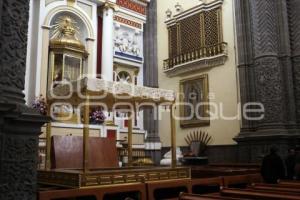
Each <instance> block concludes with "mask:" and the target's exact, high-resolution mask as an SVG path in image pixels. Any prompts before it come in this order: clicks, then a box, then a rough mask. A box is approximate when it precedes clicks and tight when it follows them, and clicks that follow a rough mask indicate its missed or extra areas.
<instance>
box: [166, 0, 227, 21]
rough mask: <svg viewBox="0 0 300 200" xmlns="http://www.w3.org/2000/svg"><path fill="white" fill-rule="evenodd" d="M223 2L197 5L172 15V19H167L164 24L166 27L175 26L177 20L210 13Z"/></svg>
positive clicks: (218, 0) (217, 1)
mask: <svg viewBox="0 0 300 200" xmlns="http://www.w3.org/2000/svg"><path fill="white" fill-rule="evenodd" d="M223 1H224V0H215V1H212V2H210V3H208V4H199V5H197V6H195V7H193V8H190V9H188V10H185V11H182V12H180V13H178V14H175V15H173V18H170V19H167V20H166V21H165V23H166V24H167V26H172V25H174V24H176V23H177V22H178V21H179V20H182V19H184V18H187V17H190V16H192V15H195V14H198V13H200V12H205V11H210V10H213V9H216V8H219V7H221V6H222V5H223Z"/></svg>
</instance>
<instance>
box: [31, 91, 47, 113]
mask: <svg viewBox="0 0 300 200" xmlns="http://www.w3.org/2000/svg"><path fill="white" fill-rule="evenodd" d="M32 108H34V109H36V110H37V111H38V112H39V113H41V115H47V103H46V100H45V98H44V97H43V95H42V94H41V95H40V96H39V97H36V98H35V100H34V102H33V103H32Z"/></svg>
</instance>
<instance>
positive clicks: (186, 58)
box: [164, 42, 227, 71]
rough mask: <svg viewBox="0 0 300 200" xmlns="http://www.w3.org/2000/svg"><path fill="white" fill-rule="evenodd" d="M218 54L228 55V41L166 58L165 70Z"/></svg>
mask: <svg viewBox="0 0 300 200" xmlns="http://www.w3.org/2000/svg"><path fill="white" fill-rule="evenodd" d="M218 55H227V43H226V42H222V43H219V44H216V45H213V46H206V47H201V48H199V49H194V50H191V51H190V52H188V53H183V54H179V55H177V56H174V57H171V58H169V59H166V60H164V70H165V71H167V70H169V69H172V68H174V67H175V66H177V65H181V64H185V63H188V62H192V61H196V60H200V59H203V58H207V59H209V58H210V57H215V56H218Z"/></svg>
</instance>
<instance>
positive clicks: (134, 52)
mask: <svg viewBox="0 0 300 200" xmlns="http://www.w3.org/2000/svg"><path fill="white" fill-rule="evenodd" d="M142 44H143V37H142V34H141V32H140V31H138V30H135V29H131V28H129V27H126V26H123V25H118V24H116V26H115V39H114V45H115V47H114V49H115V55H117V56H120V57H124V58H129V59H134V60H141V59H142V57H143V49H142V48H143V45H142Z"/></svg>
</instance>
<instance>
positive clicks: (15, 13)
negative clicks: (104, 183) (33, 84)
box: [0, 0, 46, 200]
mask: <svg viewBox="0 0 300 200" xmlns="http://www.w3.org/2000/svg"><path fill="white" fill-rule="evenodd" d="M28 15H29V0H2V1H1V2H0V199H1V200H6V199H18V200H21V199H22V200H23V199H30V200H31V199H33V200H34V199H36V168H37V158H38V135H39V134H40V132H41V126H42V125H43V123H44V122H45V121H46V118H45V117H42V116H40V115H39V114H38V113H36V112H34V111H33V110H32V109H30V108H28V107H27V106H26V105H25V101H24V94H23V92H22V91H23V90H24V78H25V67H26V49H27V30H28V27H27V26H28V17H29V16H28Z"/></svg>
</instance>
